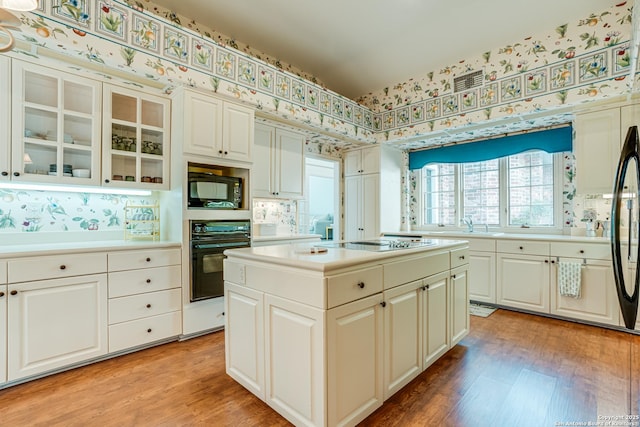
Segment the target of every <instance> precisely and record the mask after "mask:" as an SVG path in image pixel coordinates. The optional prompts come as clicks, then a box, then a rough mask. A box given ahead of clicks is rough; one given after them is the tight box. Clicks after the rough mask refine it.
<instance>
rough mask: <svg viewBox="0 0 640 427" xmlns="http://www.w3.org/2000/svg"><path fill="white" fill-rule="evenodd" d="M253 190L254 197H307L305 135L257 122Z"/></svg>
mask: <svg viewBox="0 0 640 427" xmlns="http://www.w3.org/2000/svg"><path fill="white" fill-rule="evenodd" d="M254 152H255V157H256V159H259V161H256V162H254V163H253V166H252V169H251V171H252V177H251V189H252V195H253V197H269V198H273V197H275V198H282V199H301V198H302V197H303V196H304V191H303V189H304V135H302V134H299V133H296V132H292V131H290V130H286V129H280V128H276V127H274V126H269V125H266V124H264V123H256V125H255V144H254Z"/></svg>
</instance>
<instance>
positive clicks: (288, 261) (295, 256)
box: [224, 239, 466, 273]
mask: <svg viewBox="0 0 640 427" xmlns="http://www.w3.org/2000/svg"><path fill="white" fill-rule="evenodd" d="M433 240H434V245H431V246H422V247H417V248H409V249H398V250H390V251H382V252H374V251H366V250H356V249H343V248H327V252H322V253H311V248H315V247H321V245H322V244H314V243H306V244H294V245H292V244H287V245H271V246H257V247H251V248H242V249H227V250H226V251H225V252H224V254H225V255H227V257H228V258H229V260H230V261H233V259H234V258H237V259H241V260H247V261H255V262H266V263H269V264H278V265H282V266H288V267H295V268H301V269H305V270H312V271H321V272H325V273H326V272H327V271H330V270H336V269H340V268H345V267H351V266H354V265H358V264H365V263H373V262H376V261H381V260H387V259H390V258H396V257H401V256H407V255H415V254H418V253H421V252H429V251H437V250H441V249H449V248H452V247H456V246H464V245H466V242H465V241H463V240H451V239H444V240H443V239H433Z"/></svg>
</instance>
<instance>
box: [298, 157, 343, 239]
mask: <svg viewBox="0 0 640 427" xmlns="http://www.w3.org/2000/svg"><path fill="white" fill-rule="evenodd" d="M304 182H305V195H306V196H305V200H304V201H303V202H302V203H301V204H299V208H301V209H300V224H301V226H302V228H303V230H308V232H309V233H310V234H319V235H320V237H321V239H322V240H334V239H336V240H339V236H340V220H339V219H340V161H339V160H338V159H336V160H333V159H326V158H319V157H311V156H308V157H306V158H305V181H304Z"/></svg>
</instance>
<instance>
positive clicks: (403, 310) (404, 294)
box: [383, 280, 423, 400]
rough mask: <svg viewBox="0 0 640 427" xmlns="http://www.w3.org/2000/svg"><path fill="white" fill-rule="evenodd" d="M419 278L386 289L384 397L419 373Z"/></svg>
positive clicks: (420, 343)
mask: <svg viewBox="0 0 640 427" xmlns="http://www.w3.org/2000/svg"><path fill="white" fill-rule="evenodd" d="M422 286H423V284H422V280H418V281H415V282H411V283H407V284H405V285H401V286H396V287H395V288H392V289H390V290H388V291H385V292H384V294H383V296H384V302H385V307H384V310H383V315H384V398H385V400H386V399H388V398H389V397H390V396H392V395H393V394H394V393H395V392H397V391H398V390H400V389H401V388H402V387H404V386H405V385H406V384H408V383H409V381H411V380H412V379H413V378H415V377H416V376H418V375H419V374H420V373H421V372H422V325H421V323H420V312H421V310H422V308H421V302H422V292H423V291H422Z"/></svg>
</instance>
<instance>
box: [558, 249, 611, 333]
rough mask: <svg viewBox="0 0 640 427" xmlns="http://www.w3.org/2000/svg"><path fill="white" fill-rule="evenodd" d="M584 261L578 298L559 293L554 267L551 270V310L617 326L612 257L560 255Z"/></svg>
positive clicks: (561, 314) (566, 315) (579, 261)
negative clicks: (604, 258)
mask: <svg viewBox="0 0 640 427" xmlns="http://www.w3.org/2000/svg"><path fill="white" fill-rule="evenodd" d="M560 261H568V262H578V263H583V265H582V270H581V272H580V274H581V289H580V298H573V297H570V296H562V295H560V287H559V284H558V280H557V269H555V268H554V269H553V270H552V271H551V276H552V279H551V280H552V287H551V314H555V315H558V316H565V317H570V318H573V319H580V320H586V321H591V322H598V323H604V324H607V325H614V326H618V325H619V324H620V323H619V312H620V308H619V305H618V296H617V294H616V286H615V282H614V278H613V267H612V264H611V261H599V260H591V259H584V260H583V259H570V258H560Z"/></svg>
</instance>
